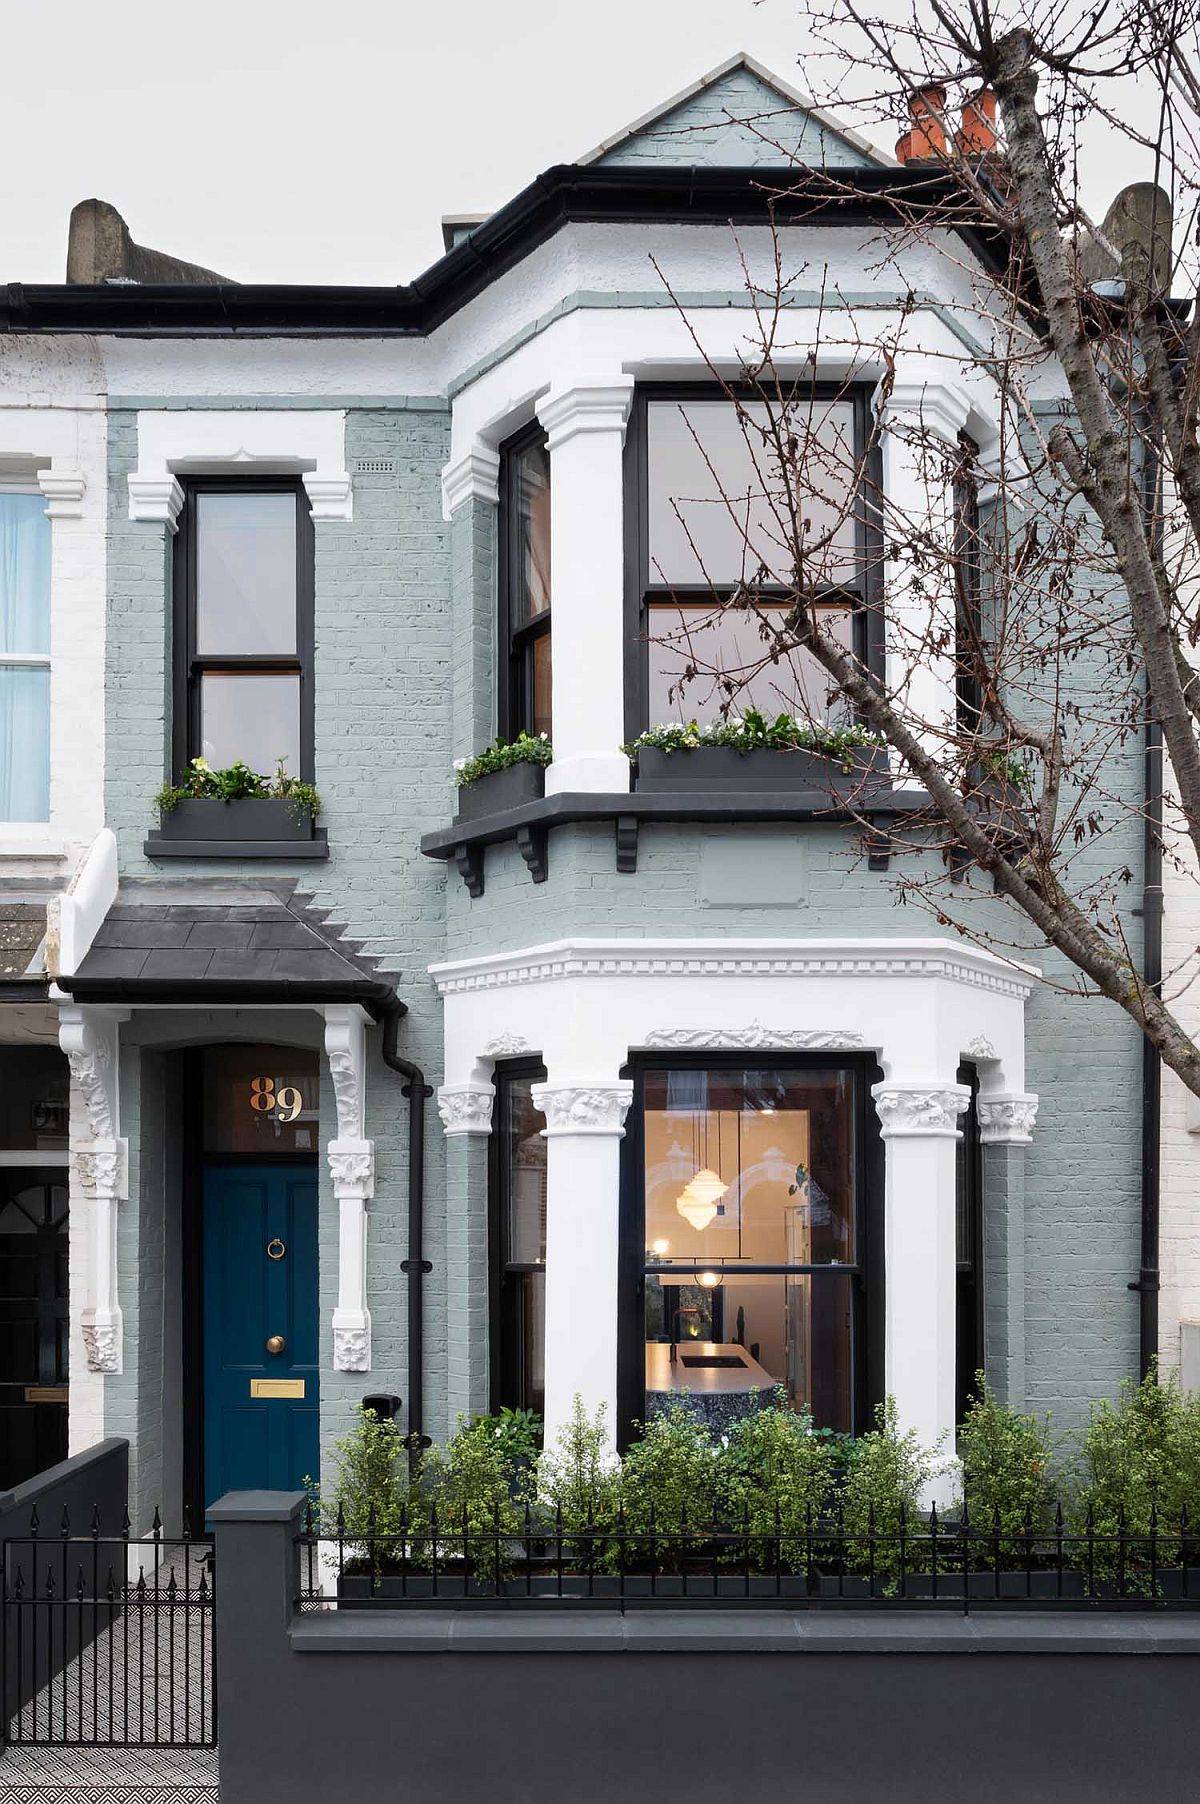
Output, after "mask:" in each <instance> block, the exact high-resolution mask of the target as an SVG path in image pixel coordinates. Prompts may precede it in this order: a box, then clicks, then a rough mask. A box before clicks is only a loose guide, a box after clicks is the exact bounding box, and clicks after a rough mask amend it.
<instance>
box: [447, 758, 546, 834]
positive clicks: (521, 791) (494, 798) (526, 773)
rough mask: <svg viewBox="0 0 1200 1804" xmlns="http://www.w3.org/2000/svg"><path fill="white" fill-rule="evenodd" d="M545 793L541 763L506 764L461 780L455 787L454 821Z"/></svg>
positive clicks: (516, 805) (505, 808) (503, 809)
mask: <svg viewBox="0 0 1200 1804" xmlns="http://www.w3.org/2000/svg"><path fill="white" fill-rule="evenodd" d="M545 793H546V767H545V765H543V764H510V765H509V766H508V769H507V770H494V771H490V772H489V773H488V775H487V776H486V777H476V779H475V781H474V782H473V783H464V784H462V785H461V786H460V788H459V791H458V812H457V813H456V815H455V817H454V818H455V820H457V821H477V820H479V819H480V818H481V817H482V816H483V815H485V814H504V813H506V812H507V811H508V809H510V808H520V807H522V806H523V805H524V804H525V803H526V802H537V801H540V800H541V798H542V796H544V795H545Z"/></svg>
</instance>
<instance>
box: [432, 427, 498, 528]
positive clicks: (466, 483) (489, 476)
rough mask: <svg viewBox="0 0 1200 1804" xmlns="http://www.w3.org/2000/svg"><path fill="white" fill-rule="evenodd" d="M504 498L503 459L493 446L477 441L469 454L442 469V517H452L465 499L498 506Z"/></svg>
mask: <svg viewBox="0 0 1200 1804" xmlns="http://www.w3.org/2000/svg"><path fill="white" fill-rule="evenodd" d="M499 499H500V458H499V455H498V453H497V452H495V451H493V450H492V448H491V446H490V445H485V444H484V443H483V442H482V440H476V442H475V444H474V445H472V447H471V449H470V450H469V451H468V452H467V454H466V456H465V457H460V458H459V460H458V462H457V463H450V464H447V465H446V466H445V468H444V469H443V471H442V516H443V518H444V519H447V520H449V519H450V518H451V517H452V515H453V514H454V513H455V512H456V510H457V509H458V508H460V507H461V506H462V504H463V502H464V501H483V502H486V503H487V504H488V505H489V506H491V507H495V506H496V504H497V502H498V501H499Z"/></svg>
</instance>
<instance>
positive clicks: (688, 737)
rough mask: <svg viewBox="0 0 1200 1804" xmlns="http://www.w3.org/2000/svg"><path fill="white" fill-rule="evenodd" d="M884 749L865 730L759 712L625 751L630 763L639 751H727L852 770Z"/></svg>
mask: <svg viewBox="0 0 1200 1804" xmlns="http://www.w3.org/2000/svg"><path fill="white" fill-rule="evenodd" d="M882 744H883V741H882V740H881V739H880V738H879V736H878V734H875V733H871V732H869V731H868V730H867V728H866V727H860V726H844V727H814V726H813V725H812V724H811V722H808V721H804V720H801V719H799V718H798V717H796V716H794V715H791V714H777V715H776V716H775V718H774V720H768V719H767V717H766V715H764V714H762V713H760V712H759V710H758V709H757V708H747V710H746V712H745V714H744V715H741V716H740V717H738V716H730V718H729V719H727V720H718V721H711V722H709V724H708V725H706V726H703V727H701V726H698V725H697V723H696V722H695V721H694V720H692V721H687V722H686V723H685V722H682V721H672V722H668V723H667V724H665V725H663V726H657V727H650V728H649V729H648V730H647V731H646V732H645V733H640V734H639V735H638V737H637V738H636V739H635V740H634V741H633V742H632V744H630V745H625V746H622V747H621V750H622V751H623V752H624V753H625V755H626V757H628V758H636V757H637V755H638V753H639V751H641V750H643V749H652V750H654V751H660V752H693V751H697V750H698V749H699V748H700V747H702V746H726V747H728V749H729V750H731V751H735V752H741V753H743V754H746V753H749V752H789V751H803V752H817V753H819V754H820V755H821V756H822V757H826V758H831V759H833V760H834V761H836V762H844V763H845V764H846V766H847V768H848V767H849V766H850V764H851V762H852V761H853V758H854V755H855V753H856V752H861V751H864V750H872V751H873V750H875V749H877V748H878V747H879V746H881V745H882Z"/></svg>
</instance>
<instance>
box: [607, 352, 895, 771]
mask: <svg viewBox="0 0 1200 1804" xmlns="http://www.w3.org/2000/svg"><path fill="white" fill-rule="evenodd" d="M866 408H867V396H866V391H865V390H864V389H859V388H841V389H834V388H812V387H806V388H805V390H804V391H803V394H797V395H793V396H784V397H782V399H781V400H780V401H778V402H772V404H771V406H770V407H768V406H767V404H766V403H765V402H762V401H759V400H755V399H754V398H753V397H752V396H750V395H749V394H748V393H747V394H746V395H741V394H740V393H739V394H737V395H736V398H731V396H729V395H727V394H725V393H724V392H723V391H722V390H720V389H717V388H714V387H713V386H712V385H707V386H704V385H697V386H692V387H686V388H681V387H677V386H672V387H663V386H658V385H651V386H646V387H642V388H640V389H639V390H638V392H637V395H636V397H635V402H634V409H633V415H632V418H631V421H630V428H629V434H628V438H627V451H626V608H627V620H626V672H625V684H626V725H627V728H628V731H629V735H630V738H634V737H636V735H637V734H638V733H639V732H641V731H642V730H643V729H644V728H645V727H646V726H648V725H650V726H653V725H658V724H660V723H661V722H665V721H668V720H685V721H686V720H697V721H700V722H701V723H702V724H703V723H704V722H707V721H712V720H715V719H718V718H719V717H720V716H721V714H722V710H723V709H724V710H727V711H728V712H729V713H731V714H733V715H740V714H744V713H745V712H746V710H747V708H751V707H756V708H759V709H760V710H761V711H762V712H763V713H764V714H766V715H768V716H774V715H776V714H779V713H781V712H786V713H791V714H797V715H799V716H800V717H801V718H803V719H805V720H808V719H811V718H822V719H823V718H825V717H826V715H827V713H828V704H827V691H828V679H827V678H826V677H825V676H824V674H823V673H822V672H821V670H820V668H819V666H818V665H817V663H816V661H815V660H814V659H812V658H811V657H809V656H808V654H806V653H804V652H801V651H795V652H792V653H791V654H790V655H789V656H787V657H785V658H782V659H779V660H778V661H776V662H774V663H772V662H771V661H770V659H769V657H768V656H767V655H766V654H767V652H768V650H769V645H768V643H767V641H765V640H764V638H763V633H762V630H761V623H760V619H759V617H758V614H756V612H755V611H754V610H752V609H747V608H745V607H737V606H731V605H730V603H731V598H732V597H734V596H735V595H736V594H738V593H739V592H740V591H743V590H744V589H745V587H746V586H747V585H749V586H750V587H752V589H753V593H754V597H755V605H756V608H757V609H758V610H759V611H760V612H761V614H762V615H763V616H764V617H765V618H766V619H767V620H771V619H772V618H777V620H778V623H779V625H780V626H781V627H782V625H783V623H784V621H785V619H786V615H787V612H788V608H789V606H791V605H793V603H794V599H795V595H796V592H797V589H799V591H800V592H801V593H802V594H804V595H806V596H807V597H809V598H810V599H811V600H812V602H813V604H814V605H816V606H817V607H819V609H820V610H821V614H822V616H823V621H824V624H825V626H826V627H827V629H828V630H829V631H831V632H832V633H834V635H835V636H836V637H837V638H838V639H839V640H841V642H842V643H844V644H845V645H846V647H847V648H848V649H852V650H853V651H854V652H855V653H856V654H857V655H858V656H859V657H860V658H862V659H863V660H864V661H866V662H867V663H868V665H869V666H870V667H871V668H872V669H880V670H881V669H882V631H881V628H880V625H879V620H878V608H877V607H872V605H871V604H872V602H873V601H874V599H875V592H876V589H877V585H878V577H879V565H880V558H879V534H878V525H877V518H876V515H877V507H876V505H875V501H874V497H875V496H877V493H878V479H879V459H878V456H877V454H876V453H875V452H872V454H871V456H870V457H869V458H867V457H865V456H864V447H865V446H866V444H867V414H866ZM773 417H774V419H775V421H776V422H783V423H786V425H787V429H788V434H789V435H790V437H791V440H792V444H793V456H794V459H795V464H794V473H793V475H792V476H791V477H790V479H789V483H788V484H785V483H784V480H783V475H782V467H781V463H780V459H779V456H778V454H777V452H776V450H775V449H774V446H773V442H772V438H771V431H772V418H773ZM864 474H865V476H866V480H865V481H864ZM789 490H790V496H789ZM792 500H798V502H799V507H800V511H801V515H802V518H803V520H804V522H805V525H804V531H803V542H804V544H805V546H806V548H807V561H806V562H805V563H804V564H803V565H802V566H801V567H800V568H799V569H796V568H794V566H793V559H792V547H793V543H794V535H793V534H792V532H791V530H790V503H791V501H792ZM723 679H724V680H723Z"/></svg>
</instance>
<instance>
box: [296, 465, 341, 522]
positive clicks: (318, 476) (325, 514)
mask: <svg viewBox="0 0 1200 1804" xmlns="http://www.w3.org/2000/svg"><path fill="white" fill-rule="evenodd" d="M301 481H302V482H303V484H304V492H305V494H306V495H307V496H308V502H309V508H310V510H311V512H312V517H313V519H314V520H353V518H354V492H353V489H352V487H351V483H350V475H349V472H348V471H346V470H339V471H337V472H336V473H332V474H331V473H324V474H323V473H321V472H320V471H315V472H312V473H310V474H308V475H306V476H303V477H301Z"/></svg>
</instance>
